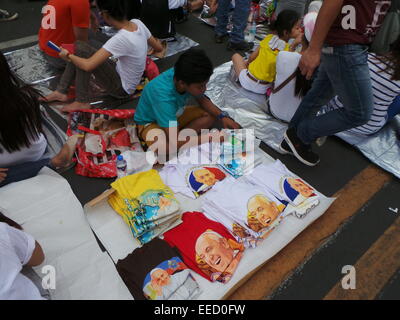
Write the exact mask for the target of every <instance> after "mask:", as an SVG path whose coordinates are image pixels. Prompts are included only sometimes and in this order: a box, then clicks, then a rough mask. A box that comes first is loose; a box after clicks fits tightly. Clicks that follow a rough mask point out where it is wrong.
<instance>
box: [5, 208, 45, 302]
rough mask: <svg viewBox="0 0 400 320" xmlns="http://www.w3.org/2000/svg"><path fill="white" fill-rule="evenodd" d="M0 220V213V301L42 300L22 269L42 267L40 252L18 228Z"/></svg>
mask: <svg viewBox="0 0 400 320" xmlns="http://www.w3.org/2000/svg"><path fill="white" fill-rule="evenodd" d="M4 218H5V217H4V216H2V214H1V213H0V300H42V299H43V297H42V295H41V291H40V290H39V288H38V287H37V286H36V285H35V284H34V282H32V280H31V279H29V278H28V277H26V276H25V275H24V274H23V273H25V274H26V272H25V271H26V270H23V268H24V267H35V266H38V265H40V264H42V263H43V261H44V253H43V250H42V248H41V246H40V244H39V243H38V242H36V241H35V239H34V238H33V237H32V236H31V235H29V234H27V233H25V232H23V231H22V228H21V226H19V225H17V224H16V223H15V222H13V221H12V220H9V219H7V218H6V219H4ZM3 221H4V222H3ZM9 221H11V222H13V224H10V223H9ZM37 277H38V276H37ZM35 278H36V277H35ZM35 280H36V279H35ZM38 280H39V279H38ZM42 291H43V290H42Z"/></svg>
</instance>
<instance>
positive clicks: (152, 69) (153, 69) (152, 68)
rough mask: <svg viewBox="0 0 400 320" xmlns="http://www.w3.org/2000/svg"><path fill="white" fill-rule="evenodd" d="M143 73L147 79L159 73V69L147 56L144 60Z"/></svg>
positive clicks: (151, 78)
mask: <svg viewBox="0 0 400 320" xmlns="http://www.w3.org/2000/svg"><path fill="white" fill-rule="evenodd" d="M144 74H145V76H146V77H147V78H149V80H153V79H154V78H156V77H157V76H158V75H159V74H160V70H159V69H158V67H157V65H156V64H155V62H154V61H153V60H151V59H150V58H149V57H147V60H146V69H145V70H144Z"/></svg>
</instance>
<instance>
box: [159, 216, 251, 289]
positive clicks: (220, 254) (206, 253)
mask: <svg viewBox="0 0 400 320" xmlns="http://www.w3.org/2000/svg"><path fill="white" fill-rule="evenodd" d="M182 220H183V223H182V224H180V225H179V226H177V227H175V228H174V229H171V230H169V231H168V232H166V233H164V240H165V241H167V242H168V243H169V244H170V245H171V246H173V247H176V248H177V249H178V250H179V252H180V254H181V256H182V258H183V261H184V263H185V264H186V265H187V266H188V267H189V268H190V269H192V270H194V271H196V272H197V273H198V274H200V275H201V276H203V277H204V278H206V279H208V280H209V281H212V282H214V281H219V282H222V283H226V282H228V281H229V280H230V279H231V278H232V276H233V274H234V272H235V271H236V268H237V266H238V264H239V262H240V260H241V258H242V255H243V251H244V249H245V248H244V246H243V245H242V244H240V243H238V242H237V241H236V240H235V238H234V237H233V236H232V235H231V234H230V233H229V231H228V230H227V229H226V228H225V227H224V226H223V225H222V224H220V223H218V222H216V221H212V220H210V219H208V218H207V217H206V216H205V215H204V214H203V213H201V212H186V213H184V214H183V216H182Z"/></svg>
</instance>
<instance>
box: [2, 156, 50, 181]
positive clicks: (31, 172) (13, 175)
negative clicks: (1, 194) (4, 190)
mask: <svg viewBox="0 0 400 320" xmlns="http://www.w3.org/2000/svg"><path fill="white" fill-rule="evenodd" d="M46 166H48V167H52V166H51V164H50V159H49V158H44V159H40V160H38V161H33V162H26V163H22V164H18V165H16V166H12V167H8V171H7V172H6V173H7V176H6V178H5V180H3V181H2V182H0V187H3V186H5V185H7V184H9V183H11V182H18V181H22V180H25V179H29V178H32V177H34V176H36V175H37V174H38V173H39V171H40V170H41V169H42V168H43V167H46Z"/></svg>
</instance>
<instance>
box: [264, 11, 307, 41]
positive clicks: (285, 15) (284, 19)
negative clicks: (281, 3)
mask: <svg viewBox="0 0 400 320" xmlns="http://www.w3.org/2000/svg"><path fill="white" fill-rule="evenodd" d="M299 20H300V16H299V14H298V13H297V12H296V11H293V10H283V11H282V12H281V13H279V15H278V17H277V18H276V20H275V21H274V22H271V23H270V25H269V28H270V29H271V30H272V31H275V32H276V33H277V34H278V36H279V37H283V36H284V33H285V31H287V32H289V33H290V32H291V31H292V29H293V27H294V26H295V25H296V23H297V22H298V21H299Z"/></svg>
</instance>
